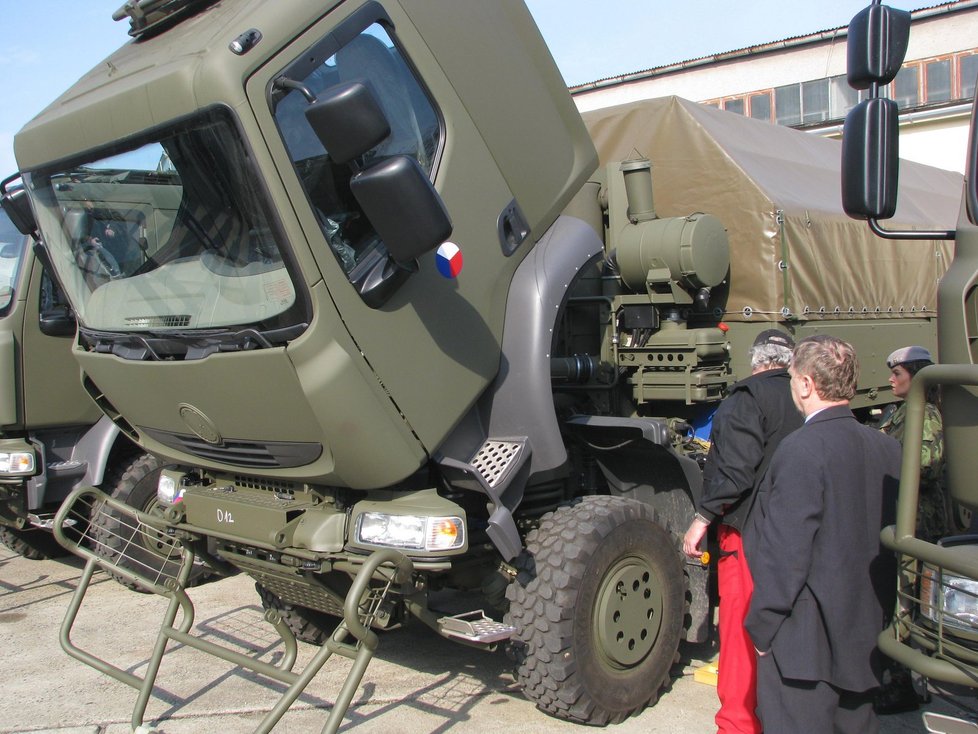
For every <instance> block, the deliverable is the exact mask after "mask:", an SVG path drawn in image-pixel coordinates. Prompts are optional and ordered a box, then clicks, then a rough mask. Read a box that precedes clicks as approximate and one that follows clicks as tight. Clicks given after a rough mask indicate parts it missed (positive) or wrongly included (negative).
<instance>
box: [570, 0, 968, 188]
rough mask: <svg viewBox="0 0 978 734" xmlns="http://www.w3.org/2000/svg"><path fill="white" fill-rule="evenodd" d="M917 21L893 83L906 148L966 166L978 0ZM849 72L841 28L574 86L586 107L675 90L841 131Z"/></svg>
mask: <svg viewBox="0 0 978 734" xmlns="http://www.w3.org/2000/svg"><path fill="white" fill-rule="evenodd" d="M911 19H912V25H911V31H910V46H909V48H908V50H907V56H906V61H905V63H904V65H903V68H902V69H901V70H900V73H899V74H898V75H897V78H896V79H895V80H894V82H893V83H892V84H891V85H889V87H888V89H887V94H888V96H890V97H892V98H893V99H895V100H897V102H898V103H899V105H900V116H901V135H900V155H901V157H903V158H908V159H910V160H915V161H919V162H921V163H927V164H930V165H933V166H938V167H941V168H946V169H949V170H952V171H958V172H963V171H964V161H965V148H966V146H967V138H968V114H969V112H970V104H971V100H972V98H973V97H974V94H975V82H976V79H978V0H957V2H947V3H943V4H940V5H934V6H931V7H925V8H921V9H919V10H915V11H913V12H912V14H911ZM845 71H846V28H845V27H842V28H832V29H829V30H824V31H817V32H815V33H810V34H808V35H805V36H797V37H794V38H786V39H784V40H780V41H771V42H769V43H765V44H762V45H758V46H751V47H749V48H743V49H738V50H735V51H728V52H724V53H717V54H714V55H712V56H706V57H702V58H698V59H690V60H688V61H678V62H676V63H673V64H668V65H666V66H660V67H657V68H654V69H648V70H645V71H637V72H634V73H631V74H623V75H621V76H616V77H610V78H608V79H600V80H598V81H595V82H590V83H587V84H580V85H577V86H574V87H571V93H572V94H573V96H574V99H575V102H576V103H577V106H578V108H579V109H580V110H581V111H582V112H584V111H588V110H594V109H600V108H604V107H610V106H613V105H618V104H624V103H627V102H635V101H638V100H642V99H649V98H653V97H663V96H668V95H678V96H680V97H684V98H686V99H690V100H694V101H697V102H703V103H706V104H710V105H713V106H715V107H719V108H721V109H724V110H727V111H730V112H734V113H737V114H741V115H747V116H749V117H752V118H755V119H759V120H766V121H768V122H771V123H772V124H778V125H788V126H791V127H795V128H798V129H801V130H806V131H810V132H813V133H818V134H821V135H826V136H829V137H838V136H839V135H840V134H841V129H842V121H843V119H844V118H845V114H846V112H847V111H848V110H849V109H850V108H851V107H852V106H853V105H854V104H856V102H858V101H859V96H858V93H857V92H856V91H855V90H853V89H851V88H850V87H849V85H848V84H846V79H845Z"/></svg>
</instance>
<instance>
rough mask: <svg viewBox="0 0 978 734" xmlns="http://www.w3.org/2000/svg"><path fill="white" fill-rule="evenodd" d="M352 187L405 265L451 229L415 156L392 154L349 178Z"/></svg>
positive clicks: (381, 236) (393, 254)
mask: <svg viewBox="0 0 978 734" xmlns="http://www.w3.org/2000/svg"><path fill="white" fill-rule="evenodd" d="M350 189H351V191H352V192H353V195H354V196H355V197H356V198H357V201H358V202H360V206H361V207H362V208H363V212H364V214H366V215H367V219H369V220H370V223H371V224H372V225H373V226H374V229H375V230H376V231H377V234H378V235H379V236H380V239H381V240H383V242H384V245H385V246H386V247H387V251H388V252H389V253H390V254H391V257H393V258H394V261H395V262H397V263H398V264H400V265H407V264H410V263H412V262H413V261H414V260H416V259H417V258H418V257H420V256H421V255H423V254H424V253H426V252H428V251H429V250H433V249H434V248H436V247H438V245H440V244H441V243H442V242H444V241H445V240H447V239H448V238H449V236H450V235H451V234H452V221H451V219H450V218H449V216H448V211H447V210H446V209H445V204H444V203H443V202H442V200H441V197H440V196H439V195H438V192H437V191H435V187H434V186H432V184H431V181H430V180H429V179H428V176H427V175H426V174H425V172H424V170H423V169H422V168H421V166H420V164H419V163H418V162H417V160H415V159H414V158H412V157H410V156H406V155H397V156H392V157H391V158H388V159H386V160H384V161H381V162H380V163H377V164H376V165H373V166H371V167H370V168H368V169H366V170H364V171H360V172H359V173H357V174H356V175H354V176H353V178H352V179H350Z"/></svg>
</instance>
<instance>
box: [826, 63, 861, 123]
mask: <svg viewBox="0 0 978 734" xmlns="http://www.w3.org/2000/svg"><path fill="white" fill-rule="evenodd" d="M858 103H859V92H858V91H857V90H855V89H853V88H852V87H850V86H849V82H848V81H847V80H846V75H845V74H840V75H839V76H834V77H832V78H831V79H829V119H831V120H841V119H842V118H844V117H845V116H846V113H848V112H849V110H851V109H852V108H853V107H855V106H856V105H857V104H858Z"/></svg>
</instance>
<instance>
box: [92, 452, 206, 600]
mask: <svg viewBox="0 0 978 734" xmlns="http://www.w3.org/2000/svg"><path fill="white" fill-rule="evenodd" d="M162 468H163V464H162V462H161V461H160V460H159V459H157V458H156V457H155V456H152V455H150V454H138V455H136V456H133V457H131V458H128V459H124V460H123V461H121V462H119V463H118V464H116V465H115V466H112V467H111V468H110V469H109V471H107V472H106V476H105V480H104V481H103V482H102V487H103V489H104V491H105V492H106V494H108V495H109V496H110V497H112V498H113V499H116V500H118V501H120V502H124V503H125V504H127V505H129V506H130V507H132V508H134V509H136V510H141V511H142V512H145V513H147V514H150V515H162V514H163V507H162V506H161V505H160V503H159V501H158V500H157V499H156V487H157V485H158V484H159V480H160V470H161V469H162ZM131 524H132V523H131V520H130V519H129V518H126V517H123V516H122V515H121V514H120V513H119V512H117V511H116V510H114V509H112V508H111V507H109V506H108V505H103V506H101V507H97V508H96V510H95V517H94V519H93V521H92V525H93V528H94V536H95V541H96V552H100V553H102V554H103V555H105V556H106V557H107V558H110V559H112V560H113V562H114V563H115V565H117V566H120V567H121V568H124V569H126V570H128V571H131V572H133V573H135V574H138V575H140V576H148V577H151V578H152V579H154V580H155V579H156V578H157V577H158V576H157V574H160V576H159V578H162V577H166V576H176V575H177V572H178V570H179V568H180V564H179V557H178V556H175V557H176V560H166V554H167V552H168V551H170V550H171V549H172V547H173V541H172V540H171V539H169V538H167V537H166V536H165V535H163V534H161V533H157V532H153V531H146V532H140V533H137V534H136V536H135V538H132V529H131ZM130 538H132V542H130ZM109 573H110V575H111V576H112V577H113V578H114V579H115V580H116V581H118V582H119V583H120V584H122V585H123V586H125V587H126V588H129V589H133V590H134V591H143V592H145V591H146V589H143V588H142V587H140V586H138V585H137V584H134V583H132V582H131V581H129V580H128V579H126V578H125V577H123V576H121V575H119V574H116V573H112V572H111V570H110V571H109ZM214 575H215V574H214V572H213V571H211V569H210V567H208V566H207V565H206V564H203V563H196V564H195V565H194V567H193V569H192V570H191V572H190V578H189V579H188V581H187V586H196V585H197V584H199V583H202V582H203V581H205V580H207V579H209V578H211V577H212V576H214Z"/></svg>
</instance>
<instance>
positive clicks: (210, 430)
mask: <svg viewBox="0 0 978 734" xmlns="http://www.w3.org/2000/svg"><path fill="white" fill-rule="evenodd" d="M180 417H181V418H183V422H184V423H185V424H186V426H187V428H189V429H190V430H191V431H193V433H194V435H196V436H198V437H199V438H201V439H202V440H204V441H206V442H207V443H209V444H214V445H218V444H220V443H222V442H223V441H224V438H223V437H222V436H221V432H220V431H219V430H217V426H215V425H214V423H213V422H211V419H210V418H208V417H207V416H206V415H204V414H203V413H202V412H201V411H200V410H199V409H197V408H195V407H194V406H192V405H187V404H186V403H181V404H180Z"/></svg>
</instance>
